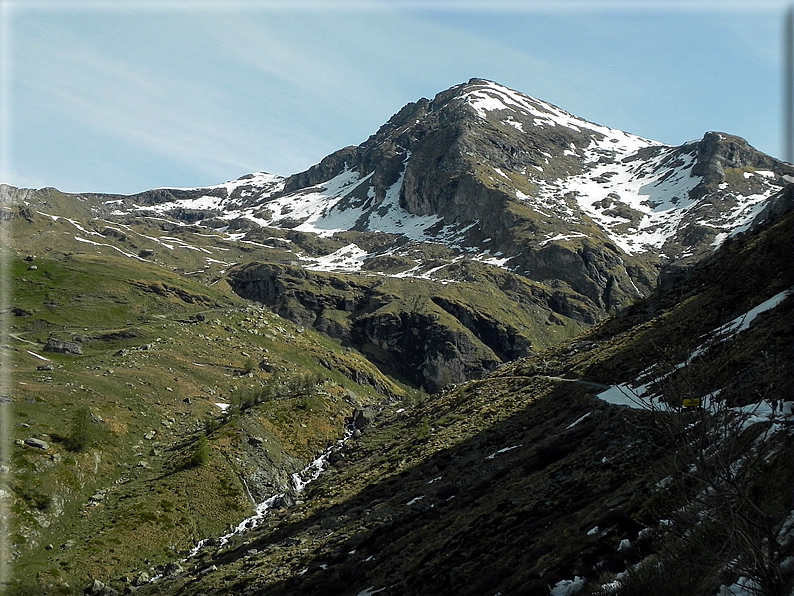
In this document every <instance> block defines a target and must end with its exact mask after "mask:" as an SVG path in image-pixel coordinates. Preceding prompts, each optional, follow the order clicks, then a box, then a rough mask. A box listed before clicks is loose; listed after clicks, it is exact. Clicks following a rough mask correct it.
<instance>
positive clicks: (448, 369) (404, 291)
mask: <svg viewBox="0 0 794 596" xmlns="http://www.w3.org/2000/svg"><path fill="white" fill-rule="evenodd" d="M461 274H462V275H465V276H467V279H468V280H469V281H468V283H467V286H469V285H472V282H473V283H474V284H476V285H480V286H485V287H487V288H492V291H491V292H484V291H481V294H482V295H485V296H486V297H487V300H482V296H481V295H480V300H481V301H480V302H477V301H474V302H467V300H466V299H465V296H467V294H465V293H464V294H461V293H460V292H462V291H464V290H463V287H464V286H463V284H460V286H461V287H456V288H454V291H448V290H445V289H444V286H442V285H441V284H434V283H433V282H431V281H429V280H427V281H423V283H421V284H420V283H414V280H405V281H400V280H394V281H392V282H391V283H390V284H386V283H385V282H384V281H383V280H381V279H380V278H377V277H374V278H373V277H360V276H356V277H353V276H342V275H338V274H325V273H319V272H311V271H306V270H305V269H301V268H299V267H294V266H289V265H275V264H264V263H250V264H248V265H244V266H241V267H237V268H235V269H233V270H232V271H230V274H229V278H228V279H229V283H230V284H231V286H232V288H233V289H234V290H235V292H237V293H238V294H240V295H241V296H243V297H244V298H248V299H251V300H257V301H260V302H264V303H265V304H268V305H269V306H270V307H271V308H273V309H274V311H275V312H276V313H278V314H279V315H281V316H283V317H286V318H288V319H290V320H292V321H295V322H297V323H300V324H302V325H307V326H313V327H314V328H316V329H317V330H319V331H322V332H324V333H327V334H328V335H331V336H333V337H336V338H339V339H341V340H343V341H344V342H346V343H348V344H350V345H352V346H355V347H356V348H358V349H359V350H360V351H361V352H362V353H363V354H365V355H366V356H368V357H369V358H370V360H372V361H373V362H374V363H376V364H377V365H378V366H381V367H383V368H385V369H387V370H389V371H391V372H392V373H394V374H397V375H399V376H400V377H402V378H403V379H406V380H408V381H409V382H411V383H414V384H416V385H422V386H424V387H425V388H427V389H429V390H431V391H436V390H438V389H441V388H442V387H444V386H445V385H447V384H449V383H459V382H461V381H464V380H466V379H470V378H478V377H480V376H482V375H483V374H485V373H487V372H488V371H491V370H493V369H494V368H495V367H496V366H497V365H498V364H500V363H501V362H503V361H506V360H512V359H514V358H518V357H520V356H524V355H526V354H529V353H530V352H531V351H532V348H533V339H534V337H538V341H539V342H540V344H541V345H544V344H545V343H546V341H549V340H547V339H543V337H544V336H543V335H540V336H538V331H537V330H533V328H532V327H533V324H532V320H533V319H534V315H533V317H531V318H530V317H528V316H527V315H526V312H527V310H529V311H532V309H535V310H536V311H537V313H538V315H537V316H539V317H543V318H544V320H547V321H546V322H545V323H543V324H542V325H541V327H542V329H544V330H547V331H543V332H542V333H543V334H547V335H548V336H549V339H550V340H551V341H552V342H553V341H555V340H556V338H555V339H551V337H552V336H556V334H557V333H558V332H557V331H554V330H553V329H555V328H557V327H558V326H559V325H562V327H560V333H563V334H565V333H571V332H572V331H573V330H574V329H576V328H581V327H580V326H581V325H584V324H588V323H590V322H594V320H595V319H596V316H597V315H596V311H595V309H592V310H590V311H588V310H587V307H586V306H585V305H584V304H577V302H576V301H575V300H572V296H571V294H570V293H569V294H566V293H563V292H559V293H553V292H549V291H543V290H541V289H540V288H535V287H533V286H529V285H526V282H522V281H521V280H520V278H518V277H517V276H511V275H510V274H504V279H502V280H496V281H497V283H494V280H492V279H488V278H487V277H482V276H479V277H478V276H472V277H468V275H469V273H467V270H466V269H465V268H461ZM472 291H473V290H472ZM533 291H536V292H537V295H533V293H532V292H533ZM445 292H447V293H448V295H444V293H445ZM455 292H457V294H456V293H455ZM469 296H470V297H471V296H472V294H469ZM555 311H557V313H558V314H555ZM562 311H567V312H562ZM521 313H523V317H524V318H523V319H520V318H518V317H519V316H520V314H521ZM540 313H543V314H542V315H541V314H540ZM514 317H515V318H514ZM555 317H556V318H555ZM566 319H568V321H567V322H564V320H566ZM576 320H578V321H580V323H578V324H577V323H575V322H574V321H576ZM566 325H568V326H570V327H566ZM566 329H570V330H566ZM533 334H534V336H533ZM328 367H329V368H335V367H334V366H333V364H332V363H331V364H329V365H328Z"/></svg>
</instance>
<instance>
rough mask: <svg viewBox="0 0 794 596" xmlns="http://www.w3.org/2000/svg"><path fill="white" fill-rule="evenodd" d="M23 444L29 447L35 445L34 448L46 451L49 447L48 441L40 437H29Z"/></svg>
mask: <svg viewBox="0 0 794 596" xmlns="http://www.w3.org/2000/svg"><path fill="white" fill-rule="evenodd" d="M25 445H27V446H29V447H35V448H36V449H41V450H43V451H47V449H49V448H50V445H49V443H47V442H46V441H42V440H41V439H36V438H34V437H31V438H29V439H25Z"/></svg>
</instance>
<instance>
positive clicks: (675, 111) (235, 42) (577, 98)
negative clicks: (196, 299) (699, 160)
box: [0, 0, 789, 194]
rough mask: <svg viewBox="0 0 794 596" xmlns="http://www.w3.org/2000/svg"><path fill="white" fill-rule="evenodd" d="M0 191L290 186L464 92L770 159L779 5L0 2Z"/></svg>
mask: <svg viewBox="0 0 794 596" xmlns="http://www.w3.org/2000/svg"><path fill="white" fill-rule="evenodd" d="M0 3H1V4H2V7H1V8H0V10H2V15H0V16H2V20H1V21H0V49H1V50H2V57H1V58H0V75H1V79H2V80H1V81H0V82H2V91H1V92H0V104H2V105H1V106H0V125H2V131H1V134H0V137H2V138H0V181H2V182H7V183H10V184H14V185H16V186H27V187H43V186H54V187H56V188H59V189H61V190H64V191H69V192H88V191H96V192H112V193H125V194H126V193H134V192H139V191H143V190H146V189H149V188H154V187H159V186H177V187H190V186H201V185H210V184H217V183H221V182H224V181H226V180H230V179H234V178H237V177H239V176H241V175H243V174H246V173H248V172H253V171H268V172H272V173H277V174H282V175H288V174H292V173H295V172H298V171H301V170H304V169H306V168H308V167H309V166H311V165H313V164H314V163H316V162H318V161H319V160H320V159H322V157H324V156H325V155H327V154H328V153H331V152H332V151H334V150H336V149H339V148H341V147H344V146H346V145H351V144H359V143H361V142H363V141H364V140H366V138H367V137H368V136H369V135H371V134H373V133H374V132H375V131H376V130H377V129H378V127H379V126H380V125H381V124H383V123H384V122H385V121H386V120H387V119H388V118H389V117H390V116H391V115H392V114H393V113H395V112H397V111H398V110H399V109H400V108H401V107H402V106H403V105H404V104H406V103H408V102H409V101H415V100H417V99H418V98H420V97H428V98H432V97H433V96H434V95H435V94H436V93H438V92H439V91H442V90H444V89H446V88H448V87H450V86H452V85H455V84H457V83H461V82H464V81H466V80H468V79H469V78H471V77H483V78H487V79H492V80H495V81H497V82H499V83H502V84H504V85H507V86H508V87H511V88H513V89H516V90H518V91H522V92H524V93H527V94H529V95H532V96H535V97H538V98H540V99H543V100H546V101H548V102H551V103H553V104H555V105H558V106H559V107H561V108H563V109H565V110H567V111H569V112H572V113H574V114H576V115H577V116H581V117H584V118H586V119H588V120H592V121H594V122H598V123H600V124H604V125H607V126H611V127H613V128H620V129H623V130H626V131H629V132H632V133H635V134H638V135H641V136H644V137H648V138H652V139H655V140H658V141H662V142H665V143H669V144H680V143H683V142H685V141H688V140H691V139H695V138H700V137H702V135H703V133H704V132H706V131H708V130H720V131H724V132H729V133H732V134H738V135H740V136H743V137H745V138H746V139H748V141H749V142H750V143H751V144H753V145H754V146H756V147H757V148H759V149H761V150H762V151H765V152H767V153H770V154H772V155H775V156H780V155H781V153H782V139H781V124H780V122H781V119H782V107H781V106H782V82H781V74H782V72H781V71H782V66H781V63H782V32H783V26H782V21H783V16H784V13H785V10H786V8H787V7H788V5H789V3H788V2H786V1H784V0H779V1H775V0H770V1H766V0H751V1H745V2H740V1H733V0H721V1H720V0H714V1H697V0H670V1H664V0H661V1H655V2H651V1H642V0H636V1H631V0H625V1H620V0H612V1H602V0H589V1H588V0H575V1H574V0H571V1H569V0H544V1H532V0H527V1H499V0H491V1H490V2H476V1H452V0H449V1H437V0H422V1H416V2H414V1H411V0H391V1H390V0H356V1H354V2H342V1H336V0H326V1H314V2H303V1H300V0H292V1H283V2H281V1H258V0H242V1H240V0H234V1H222V0H212V1H207V0H174V1H169V0H161V1H159V2H150V1H148V0H138V1H132V0H106V1H102V0H93V1H89V0H52V1H44V0H25V1H20V0H17V1H11V0H0Z"/></svg>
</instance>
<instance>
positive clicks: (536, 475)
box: [0, 79, 794, 596]
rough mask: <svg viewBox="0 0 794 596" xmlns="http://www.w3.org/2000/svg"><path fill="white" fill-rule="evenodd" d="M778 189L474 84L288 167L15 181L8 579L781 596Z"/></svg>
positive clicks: (51, 590)
mask: <svg viewBox="0 0 794 596" xmlns="http://www.w3.org/2000/svg"><path fill="white" fill-rule="evenodd" d="M792 182H794V167H792V166H791V165H790V164H785V163H783V162H780V161H778V160H775V159H773V158H771V157H769V156H766V155H764V154H762V153H760V152H758V151H756V150H755V149H753V148H752V147H751V146H750V145H749V144H748V143H747V142H746V141H744V140H743V139H740V138H738V137H735V136H731V135H729V134H725V133H716V132H709V133H706V134H705V136H704V137H703V138H702V140H700V141H694V142H690V143H686V144H684V145H682V146H680V147H669V146H664V145H661V144H659V143H656V142H654V141H649V140H646V139H641V138H639V137H635V136H633V135H630V134H628V133H624V132H622V131H616V130H613V129H609V128H607V127H604V126H600V125H597V124H594V123H590V122H586V121H584V120H582V119H579V118H576V117H575V116H572V115H570V114H567V113H566V112H564V111H563V110H561V109H559V108H557V107H555V106H552V105H550V104H548V103H545V102H542V101H540V100H537V99H534V98H531V97H528V96H526V95H523V94H520V93H517V92H515V91H512V90H509V89H507V88H505V87H502V86H499V85H497V84H495V83H492V82H489V81H484V80H480V79H472V80H471V81H469V82H468V83H466V84H462V85H458V86H456V87H453V88H451V89H449V90H447V91H444V92H442V93H439V94H438V95H437V96H436V97H435V98H434V99H432V100H427V99H422V100H419V101H418V102H416V103H412V104H409V105H407V106H405V107H404V108H403V109H402V110H400V111H399V112H398V113H397V114H395V116H393V117H392V118H391V119H390V120H389V122H387V123H386V124H385V125H384V126H383V127H381V129H380V130H378V131H377V132H376V133H375V134H374V135H373V136H372V137H370V138H369V139H368V140H366V141H365V142H364V143H362V144H361V145H359V146H356V147H347V148H344V149H342V150H340V151H338V152H336V153H333V154H332V155H330V156H328V157H326V158H325V159H324V160H322V162H320V163H319V164H317V165H316V166H314V167H312V168H310V169H309V170H307V171H306V172H302V173H298V174H295V175H292V176H289V177H287V178H282V177H279V176H274V175H270V174H264V173H256V174H250V175H247V176H243V177H242V178H240V179H238V180H236V181H232V182H227V183H225V184H221V185H218V186H216V187H211V188H198V189H155V190H151V191H147V192H145V193H140V194H138V195H131V196H120V195H99V194H82V195H69V194H64V193H61V192H59V191H57V190H56V189H51V188H45V189H40V190H30V189H16V188H12V187H8V186H0V190H2V212H1V215H2V222H3V225H4V226H6V227H7V232H8V235H7V237H8V238H9V243H8V246H5V247H4V250H5V251H6V252H5V259H6V262H7V263H8V277H9V280H10V282H11V283H10V287H11V294H10V298H9V303H8V304H6V305H4V306H3V309H4V310H3V316H4V317H5V319H4V320H5V321H6V323H7V325H6V328H7V329H8V337H7V338H6V340H5V341H4V345H3V346H2V356H3V358H4V359H5V360H4V361H5V362H8V363H12V366H13V377H12V383H11V385H10V388H9V391H8V395H7V396H4V402H7V403H5V405H3V406H2V407H4V408H6V409H5V413H6V414H7V418H6V419H7V420H9V426H10V428H11V434H12V438H13V439H14V444H13V445H12V446H11V448H10V455H9V456H8V459H7V460H5V461H4V462H3V465H4V466H5V467H4V470H5V471H4V487H3V491H4V492H3V495H4V496H3V498H4V499H6V503H7V504H8V506H9V509H10V511H11V513H12V514H13V520H14V527H13V528H12V531H11V532H10V533H9V537H8V549H9V553H10V560H11V563H12V565H11V567H12V569H13V572H14V575H13V580H12V582H11V583H10V584H9V585H8V586H5V587H6V588H7V590H6V591H7V592H8V593H9V594H69V593H83V592H85V593H89V594H105V595H112V594H113V593H116V592H119V593H121V592H126V593H139V594H174V595H176V594H185V595H188V596H190V595H195V596H198V595H199V594H205V595H209V594H249V595H253V594H307V595H311V594H344V595H346V594H350V595H352V596H355V595H361V594H373V593H378V594H381V593H382V594H429V593H456V594H497V593H500V594H502V595H507V594H549V593H551V594H556V595H559V594H575V593H583V594H584V593H592V594H657V593H658V594H670V593H676V594H707V595H713V594H717V593H718V591H719V590H720V589H721V590H723V591H722V592H720V594H727V593H731V592H727V590H730V591H732V593H736V594H739V593H741V592H740V589H743V590H745V593H748V591H749V590H750V588H751V587H752V586H757V587H758V590H759V591H758V593H763V594H770V595H772V594H788V593H789V591H790V589H791V584H792V582H791V572H792V569H794V566H792V564H791V561H793V560H794V558H793V557H794V552H792V549H793V548H794V541H792V535H791V528H792V527H794V523H793V522H792V517H791V511H792V508H794V503H793V502H792V501H794V498H793V497H792V494H791V490H790V487H791V485H792V481H794V462H792V460H791V456H790V453H791V449H790V443H791V440H792V437H791V427H790V424H791V423H792V420H794V419H792V411H791V410H792V406H794V403H792V401H790V396H789V392H788V391H787V389H788V387H790V386H791V382H792V380H793V379H792V369H791V365H792V362H794V359H792V357H791V356H792V355H794V345H792V297H791V292H790V290H791V289H792V288H793V287H794V264H792V254H794V250H792V249H794V247H792V238H794V230H793V229H792V226H794V219H792V216H793V214H792V210H791V207H792V202H793V199H792V188H794V187H792V185H791V183H792ZM320 454H324V455H323V456H322V457H320V459H315V458H317V457H318V455H320ZM313 461H314V463H313V464H312V462H313ZM307 466H308V467H307ZM315 475H318V477H317V478H316V479H315V480H313V481H312V482H309V483H308V484H307V483H306V482H307V481H308V480H310V479H311V478H313V477H314V476H315ZM246 520H248V521H246ZM207 539H209V540H207ZM199 541H201V542H199ZM720 586H723V587H722V588H720ZM741 586H744V587H741ZM748 586H750V587H748Z"/></svg>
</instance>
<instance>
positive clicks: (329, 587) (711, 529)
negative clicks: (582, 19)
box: [140, 189, 794, 596]
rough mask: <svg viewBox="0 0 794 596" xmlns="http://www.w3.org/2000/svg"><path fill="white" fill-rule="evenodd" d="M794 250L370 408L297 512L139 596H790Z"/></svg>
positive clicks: (681, 285) (743, 259)
mask: <svg viewBox="0 0 794 596" xmlns="http://www.w3.org/2000/svg"><path fill="white" fill-rule="evenodd" d="M781 203H784V204H787V205H788V208H790V207H791V205H792V193H791V189H789V190H788V192H787V193H786V194H785V196H784V197H783V199H782V200H781ZM793 238H794V213H792V212H790V211H789V212H788V213H787V214H785V215H784V216H782V217H781V218H779V219H777V220H773V221H768V222H767V223H766V224H765V227H764V228H763V229H761V230H756V231H755V232H753V233H748V234H746V235H742V236H739V237H737V238H735V239H732V240H731V241H729V242H726V243H725V245H724V246H723V247H722V248H721V249H720V250H719V251H718V252H717V253H716V254H715V255H714V256H713V257H712V258H710V259H708V260H706V261H705V262H704V263H703V264H701V265H700V266H698V267H696V268H695V269H694V270H692V271H690V272H689V273H687V274H686V275H684V276H682V278H681V279H679V280H677V281H676V282H675V283H672V282H671V285H670V287H669V288H668V289H667V290H666V291H664V292H662V293H659V294H657V295H654V296H652V297H649V298H647V299H645V300H644V301H642V302H640V303H639V304H637V305H636V306H634V307H632V308H631V309H630V310H629V311H627V312H626V313H624V314H623V316H620V317H617V318H614V319H612V320H610V321H607V322H606V323H604V324H603V325H600V326H598V327H596V328H594V329H593V330H592V331H591V332H590V333H589V334H588V335H586V336H584V337H582V338H579V339H578V340H577V341H576V342H575V343H569V344H566V345H564V346H561V347H559V348H553V349H550V350H548V351H546V352H544V353H542V354H539V355H538V356H536V357H532V358H526V359H521V360H519V361H516V362H515V363H513V364H510V365H507V366H504V367H502V368H500V369H499V370H498V371H496V372H495V373H492V374H491V375H489V376H487V377H486V378H484V379H482V380H479V381H471V382H469V383H466V384H463V385H461V386H459V387H456V388H455V389H454V390H451V391H448V392H445V393H443V394H439V395H437V396H434V398H433V399H432V400H427V401H425V402H424V403H421V404H419V405H417V406H415V407H413V408H409V409H407V410H405V411H404V410H403V409H402V408H403V407H405V406H401V408H400V409H399V410H395V409H394V408H385V409H383V410H382V411H381V412H380V415H379V417H378V418H376V420H375V421H374V423H373V424H372V425H371V426H369V427H368V428H367V429H366V431H365V432H364V434H363V435H362V436H361V437H360V438H359V439H357V440H354V441H351V442H350V443H348V445H347V446H346V448H345V449H344V450H343V451H342V452H341V453H340V454H338V455H337V457H336V458H335V460H334V461H333V463H332V465H331V466H330V467H329V469H328V470H327V471H326V473H325V474H324V475H323V476H321V477H320V479H319V480H318V481H317V482H316V483H315V484H313V485H311V487H310V489H309V491H308V493H307V494H308V499H307V502H306V503H304V504H303V505H301V506H298V507H295V508H293V509H291V510H289V511H287V512H285V513H283V514H282V515H280V516H277V517H273V518H271V520H270V523H269V524H268V526H267V527H266V528H265V529H258V530H255V531H252V532H250V533H248V534H245V535H243V536H242V537H240V538H239V539H238V541H237V542H235V543H233V544H230V545H228V546H227V547H225V548H222V549H220V550H217V551H215V550H212V549H210V550H204V551H202V552H200V553H199V554H198V556H196V557H195V558H194V559H191V560H188V561H187V562H185V563H184V565H185V566H186V570H185V571H183V572H182V573H181V574H178V575H175V576H173V577H170V578H166V579H163V580H160V581H158V582H156V583H154V584H153V585H150V586H146V587H145V588H143V589H142V590H141V591H140V593H142V594H183V595H197V594H206V595H208V596H209V595H212V594H216V595H218V594H229V593H235V594H245V595H264V594H268V595H271V594H295V593H300V594H306V595H312V594H330V593H333V594H339V595H348V594H349V595H351V596H354V595H361V594H373V593H378V594H384V595H385V594H400V595H404V594H428V593H456V594H472V595H475V594H476V595H481V594H502V595H505V596H506V595H508V594H511V595H512V594H515V595H518V594H544V595H545V594H549V593H551V594H556V595H559V594H576V593H591V594H592V593H598V594H671V593H675V594H703V595H709V596H712V595H714V594H717V592H718V589H720V586H725V587H724V588H721V589H722V590H723V591H722V592H720V593H721V594H724V593H738V592H737V591H738V590H739V589H740V588H739V586H745V589H749V588H747V586H757V587H758V588H759V589H760V590H761V593H764V594H787V593H788V592H789V590H790V588H791V583H792V577H791V571H792V569H791V566H790V561H791V556H792V555H794V532H792V527H793V526H794V523H792V520H794V512H792V509H793V508H794V499H793V498H792V493H791V486H792V485H794V460H793V459H792V455H791V454H792V447H794V434H793V433H792V425H793V424H794V418H792V416H793V414H792V408H794V402H791V401H789V400H790V399H791V396H790V392H789V391H788V388H789V387H790V386H791V384H792V382H794V370H792V360H791V358H790V355H791V354H792V350H794V343H793V341H794V295H792V289H794V268H792V260H791V256H792V254H794V250H793V249H794V246H793V245H792V239H793ZM618 387H622V388H623V391H620V392H619V393H620V394H621V395H622V396H623V400H622V401H623V403H624V405H622V406H617V405H613V404H612V403H610V402H614V401H616V400H615V399H614V397H615V395H616V388H618ZM684 399H700V400H702V401H701V405H702V407H701V408H688V407H686V408H685V407H682V405H683V400H684ZM626 405H628V406H630V407H626ZM728 590H730V591H728Z"/></svg>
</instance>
